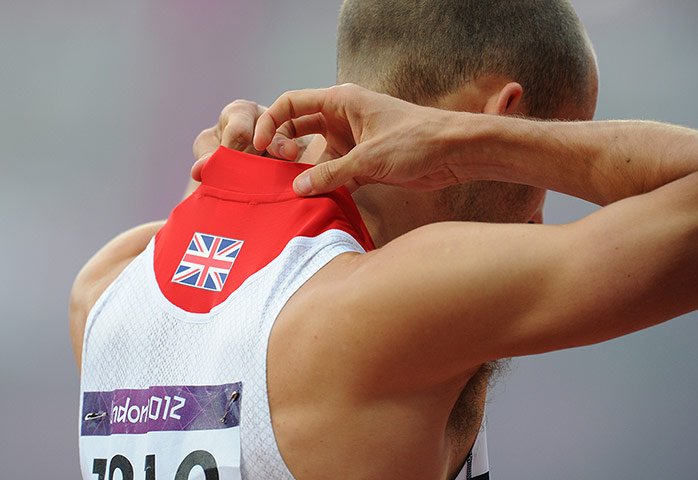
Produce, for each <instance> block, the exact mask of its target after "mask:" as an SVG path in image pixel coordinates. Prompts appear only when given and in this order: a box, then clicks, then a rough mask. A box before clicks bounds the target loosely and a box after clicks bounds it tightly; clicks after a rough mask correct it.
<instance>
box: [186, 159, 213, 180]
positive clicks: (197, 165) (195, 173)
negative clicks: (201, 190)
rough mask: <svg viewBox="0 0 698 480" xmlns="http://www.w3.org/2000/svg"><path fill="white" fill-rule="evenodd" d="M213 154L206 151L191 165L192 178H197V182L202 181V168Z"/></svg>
mask: <svg viewBox="0 0 698 480" xmlns="http://www.w3.org/2000/svg"><path fill="white" fill-rule="evenodd" d="M212 155H213V152H210V153H206V154H204V155H203V156H202V157H201V158H199V159H198V160H197V161H196V162H194V165H192V167H191V178H192V179H194V180H196V181H197V182H200V181H201V170H202V169H203V168H204V165H206V162H207V161H208V159H209V158H211V156H212Z"/></svg>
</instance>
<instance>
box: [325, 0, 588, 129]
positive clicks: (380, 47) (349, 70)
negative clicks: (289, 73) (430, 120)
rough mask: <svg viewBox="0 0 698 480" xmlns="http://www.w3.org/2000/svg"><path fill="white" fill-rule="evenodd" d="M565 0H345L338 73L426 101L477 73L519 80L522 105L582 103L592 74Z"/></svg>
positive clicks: (547, 109) (546, 114)
mask: <svg viewBox="0 0 698 480" xmlns="http://www.w3.org/2000/svg"><path fill="white" fill-rule="evenodd" d="M594 69H595V66H594V59H593V55H592V51H591V45H590V42H589V40H588V38H587V36H586V33H585V31H584V28H583V26H582V25H581V23H580V21H579V18H578V17H577V15H576V13H575V12H574V10H573V8H572V6H571V5H570V3H569V1H568V0H527V1H522V0H380V1H376V0H345V2H344V4H343V5H342V9H341V13H340V18H339V27H338V30H337V80H338V83H346V82H352V83H356V84H359V85H362V86H364V87H366V88H370V89H371V90H375V91H379V92H383V93H387V94H389V95H392V96H394V97H398V98H402V99H403V100H407V101H410V102H413V103H418V104H423V105H431V104H433V103H434V102H436V101H438V100H439V99H440V98H443V97H445V96H447V95H450V94H453V93H454V92H457V91H458V90H459V89H460V88H461V87H463V86H464V85H467V84H471V85H472V84H474V82H476V81H478V80H482V79H484V78H493V79H494V78H498V79H507V80H509V81H515V82H517V83H519V84H520V85H521V86H522V87H523V92H524V94H523V97H522V99H521V104H522V105H521V106H522V110H523V111H525V112H526V114H527V115H529V116H532V117H538V118H557V117H558V114H559V112H560V109H561V108H563V106H564V107H568V106H572V105H575V106H577V107H579V108H580V109H584V108H585V106H586V105H587V104H588V102H589V98H590V97H591V96H594V95H595V92H594V91H592V90H593V89H595V88H596V82H595V81H590V75H593V73H592V72H593V71H594Z"/></svg>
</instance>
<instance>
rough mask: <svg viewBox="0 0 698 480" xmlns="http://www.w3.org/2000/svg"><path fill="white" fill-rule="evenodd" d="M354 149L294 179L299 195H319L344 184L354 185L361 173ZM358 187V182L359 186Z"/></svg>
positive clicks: (294, 185) (294, 188) (294, 186)
mask: <svg viewBox="0 0 698 480" xmlns="http://www.w3.org/2000/svg"><path fill="white" fill-rule="evenodd" d="M353 153H354V152H353V151H352V152H349V153H348V154H347V155H345V156H343V157H341V158H338V159H336V160H330V161H329V162H325V163H321V164H320V165H316V166H314V167H313V168H311V169H309V170H306V171H305V172H303V173H301V174H300V175H298V176H297V177H296V178H295V180H294V181H293V190H294V191H295V192H296V193H297V194H298V195H303V196H308V195H319V194H321V193H327V192H331V191H332V190H336V189H337V188H339V187H341V186H342V185H348V186H352V185H354V184H356V181H354V184H353V183H351V182H352V180H354V177H355V176H356V175H357V174H358V173H359V172H358V169H357V167H356V165H357V164H356V162H355V161H354V158H353V157H354V155H353ZM356 188H358V184H357V187H356Z"/></svg>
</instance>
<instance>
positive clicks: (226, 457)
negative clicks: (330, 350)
mask: <svg viewBox="0 0 698 480" xmlns="http://www.w3.org/2000/svg"><path fill="white" fill-rule="evenodd" d="M304 168H307V167H304V166H302V165H299V164H291V163H286V162H279V161H273V160H269V159H260V158H259V157H253V156H249V155H245V154H240V153H238V152H233V151H230V150H227V149H223V148H221V150H219V151H218V152H217V153H216V154H215V155H214V156H213V157H212V158H211V159H210V160H209V163H208V164H207V165H206V168H205V169H204V172H203V184H202V186H201V187H199V189H198V190H197V192H196V193H195V194H194V195H192V197H190V198H189V199H187V200H185V201H184V202H183V203H182V204H180V206H178V207H177V208H176V209H175V210H174V211H173V213H172V215H171V216H170V219H169V221H168V224H167V225H166V226H165V227H164V228H163V229H162V230H161V231H160V232H159V233H158V235H157V236H156V237H155V238H154V239H153V240H151V242H150V244H149V245H148V247H147V248H146V250H145V251H144V252H143V253H142V254H141V255H139V256H138V257H137V258H136V259H135V260H134V261H133V262H132V263H131V264H130V265H129V266H128V267H126V269H125V270H124V271H123V272H122V273H121V275H120V276H119V277H118V278H117V280H116V281H115V282H114V283H112V284H111V285H110V286H109V287H108V288H107V290H106V291H105V292H104V294H103V295H102V296H101V297H100V299H99V300H98V301H97V303H96V305H95V306H94V307H93V309H92V311H91V312H90V315H89V317H88V319H87V323H86V326H85V337H84V343H83V355H82V362H83V363H82V379H81V408H80V412H81V415H80V426H79V429H80V462H81V468H82V475H83V477H84V478H85V479H95V480H107V479H109V480H113V479H114V478H116V479H120V478H123V479H124V480H133V479H136V480H155V479H167V480H170V479H174V480H188V479H194V478H197V479H199V478H201V479H203V478H205V479H207V480H211V479H221V480H223V479H231V480H232V479H240V478H244V479H246V480H253V479H259V480H272V479H273V480H276V479H278V480H284V479H292V478H293V477H292V475H291V473H290V472H289V470H288V468H287V467H286V465H285V464H284V462H283V460H282V458H281V455H280V453H279V450H278V448H277V445H276V441H275V439H274V433H273V430H272V424H271V419H270V414H269V400H268V397H267V386H266V355H267V346H268V340H269V334H270V332H271V329H272V326H273V325H274V321H275V320H276V318H277V316H278V314H279V312H280V311H281V309H282V308H283V306H284V305H285V303H286V302H287V301H288V299H289V298H290V297H291V295H293V293H294V292H296V290H298V288H300V287H301V285H303V284H304V283H305V282H306V281H307V280H308V279H309V278H310V277H311V276H312V275H313V274H315V273H316V272H317V271H318V270H319V269H320V268H322V267H323V266H324V265H325V264H327V262H329V261H330V260H332V259H333V258H335V257H336V256H337V255H339V254H341V253H344V252H349V251H351V252H364V251H366V250H368V249H371V248H373V244H372V243H371V240H370V237H369V236H368V232H367V231H366V229H365V227H364V226H363V224H362V223H361V221H360V217H359V215H358V211H356V207H355V206H354V205H353V203H352V202H351V197H350V196H349V194H348V192H346V191H343V192H342V191H340V192H338V193H333V194H332V195H330V196H327V197H325V198H321V199H312V198H311V199H302V198H298V197H295V195H294V194H293V193H292V191H291V190H290V185H291V180H292V179H293V178H294V177H295V175H297V174H298V173H299V171H301V170H303V169H304ZM260 192H261V193H260ZM308 212H312V215H310V220H308V218H309V213H308ZM318 212H319V213H318ZM482 437H483V435H482V434H481V435H480V436H478V439H477V441H476V445H475V447H474V449H473V452H472V455H470V456H469V460H468V462H466V465H465V466H464V468H463V472H461V474H460V475H459V476H458V480H462V479H469V478H471V473H472V475H473V476H475V477H476V476H477V475H479V474H481V473H485V472H487V465H486V464H487V453H486V444H485V442H484V441H483V439H482ZM471 457H472V458H471ZM483 459H484V460H483ZM483 462H484V463H483ZM473 468H474V469H473ZM483 469H484V470H483ZM117 470H118V472H119V473H117ZM119 475H121V476H119ZM482 478H486V477H482Z"/></svg>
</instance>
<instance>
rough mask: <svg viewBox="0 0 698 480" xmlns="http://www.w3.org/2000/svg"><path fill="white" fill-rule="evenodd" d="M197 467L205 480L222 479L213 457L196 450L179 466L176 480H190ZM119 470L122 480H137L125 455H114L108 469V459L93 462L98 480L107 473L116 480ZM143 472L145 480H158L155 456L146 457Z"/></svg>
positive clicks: (112, 479) (103, 478)
mask: <svg viewBox="0 0 698 480" xmlns="http://www.w3.org/2000/svg"><path fill="white" fill-rule="evenodd" d="M195 467H201V470H203V472H204V478H205V480H219V478H220V476H219V474H218V465H217V464H216V459H215V458H213V455H211V454H210V453H209V452H207V451H206V450H195V451H193V452H191V453H190V454H189V455H187V456H186V457H184V460H182V463H180V464H179V467H177V472H176V473H175V476H174V480H189V474H190V473H191V471H192V470H193V469H194V468H195ZM117 470H119V472H120V473H121V480H135V477H134V475H133V465H132V464H131V461H130V460H129V459H128V458H126V457H124V456H123V455H114V456H113V457H112V458H111V460H110V461H109V467H108V468H107V459H106V458H95V459H94V461H93V462H92V473H93V474H95V475H97V479H96V480H106V478H107V476H106V475H107V472H109V480H115V479H114V474H115V473H116V471H117ZM143 470H144V472H145V477H144V478H145V480H155V479H156V478H157V477H156V476H155V455H146V457H145V467H144V468H143ZM117 478H118V477H117Z"/></svg>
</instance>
